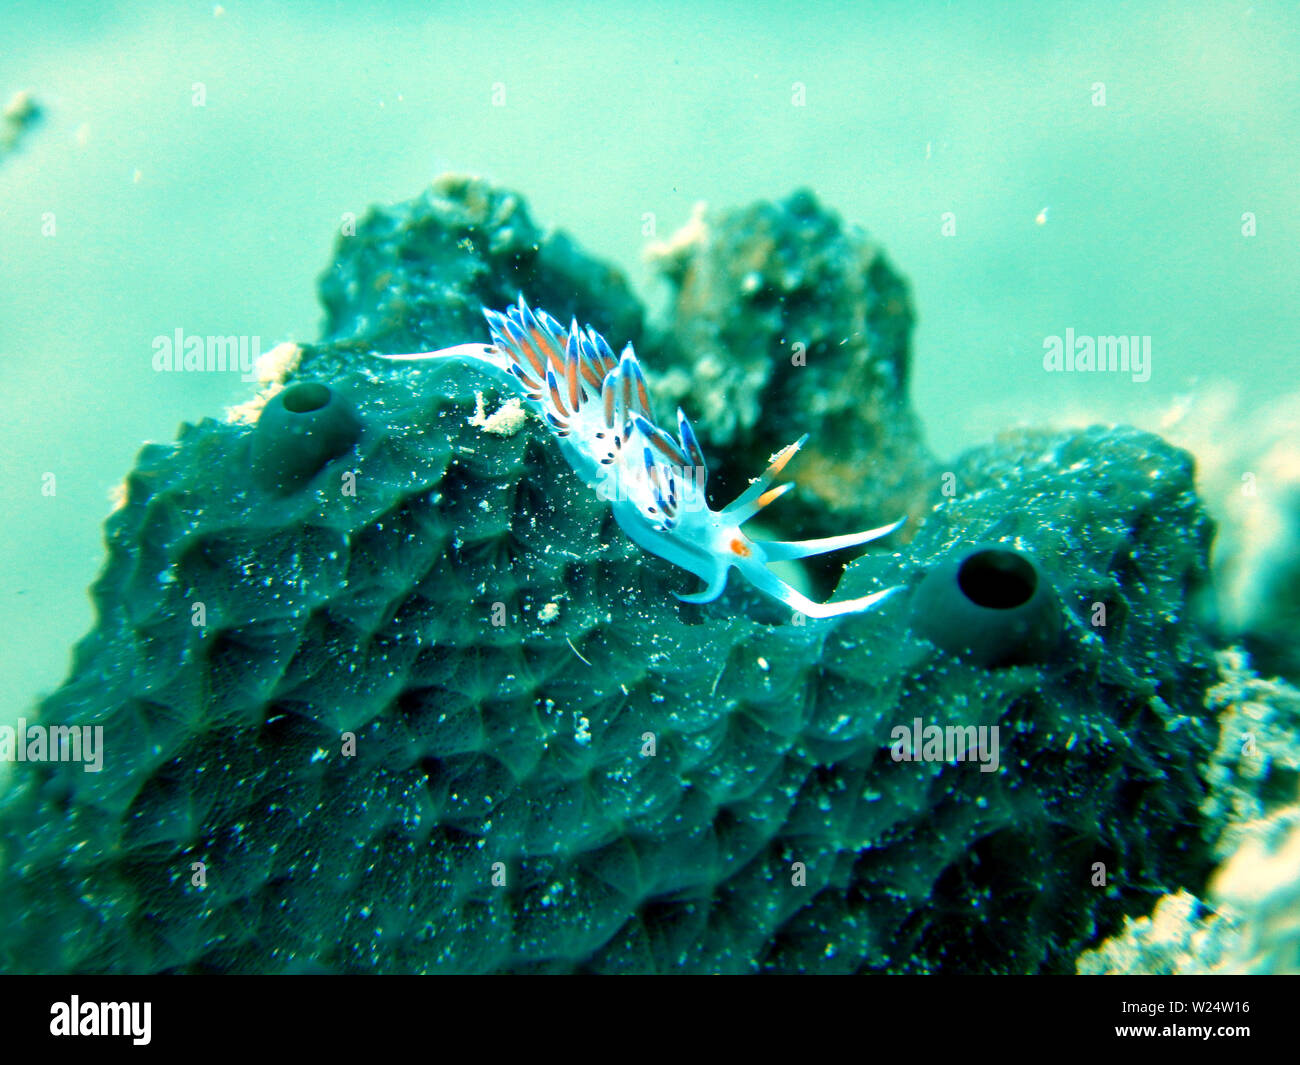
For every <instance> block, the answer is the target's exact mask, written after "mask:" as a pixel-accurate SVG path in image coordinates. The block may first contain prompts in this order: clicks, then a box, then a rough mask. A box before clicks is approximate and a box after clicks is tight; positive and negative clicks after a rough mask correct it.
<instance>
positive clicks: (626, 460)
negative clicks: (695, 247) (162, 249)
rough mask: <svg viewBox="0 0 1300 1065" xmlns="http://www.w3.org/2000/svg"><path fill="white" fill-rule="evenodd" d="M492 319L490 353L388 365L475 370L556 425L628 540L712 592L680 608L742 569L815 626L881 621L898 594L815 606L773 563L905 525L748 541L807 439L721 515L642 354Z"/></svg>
mask: <svg viewBox="0 0 1300 1065" xmlns="http://www.w3.org/2000/svg"><path fill="white" fill-rule="evenodd" d="M483 313H484V315H485V317H486V318H487V321H488V327H489V329H490V331H491V334H492V343H491V344H461V345H459V346H457V347H452V348H445V349H443V350H441V351H427V352H419V353H417V354H412V355H385V356H383V358H387V359H398V360H430V361H434V362H455V361H461V362H468V363H470V364H472V365H474V366H476V367H478V368H479V369H481V370H483V371H484V372H486V373H487V374H489V375H490V376H491V377H493V378H494V379H496V380H497V381H498V382H500V383H501V384H504V385H506V386H507V387H509V388H511V389H512V390H514V391H516V392H518V393H520V394H522V395H523V397H524V398H525V400H526V402H527V404H528V405H529V406H530V407H531V408H532V409H533V410H534V411H536V412H537V413H538V414H539V415H540V416H541V417H542V418H543V419H544V420H545V422H546V424H547V426H548V427H549V428H550V430H551V432H552V434H553V435H554V436H555V438H556V439H557V441H558V442H559V445H560V449H561V451H562V452H563V453H564V457H565V458H566V459H568V461H569V465H571V466H572V467H573V469H574V471H575V472H576V473H577V474H578V476H579V477H581V478H582V480H583V481H584V482H586V483H587V484H588V485H590V486H591V487H593V488H594V489H595V490H596V492H597V493H598V494H599V495H600V496H601V498H602V499H605V500H608V501H609V503H610V505H611V506H612V507H613V508H614V517H615V519H616V520H617V521H618V524H619V526H620V527H621V528H622V530H623V531H624V532H625V533H627V535H628V537H629V539H631V540H632V541H633V542H634V543H636V544H637V545H639V546H640V547H642V548H644V549H645V550H646V551H649V552H650V553H651V554H654V555H658V556H659V557H660V558H664V559H667V560H668V561H669V562H672V563H674V564H675V565H678V566H681V567H682V568H683V569H686V570H689V571H690V572H691V573H694V574H695V575H696V576H698V577H700V578H701V579H702V580H703V581H705V582H706V583H705V587H704V588H703V589H702V590H701V591H699V592H695V593H693V594H691V595H678V596H677V598H678V599H681V600H683V601H684V602H688V603H707V602H710V601H712V600H714V599H716V598H717V597H718V596H719V595H721V594H722V590H723V589H724V588H725V587H726V584H727V571H728V570H729V569H731V568H732V567H733V566H734V567H735V568H736V569H737V570H739V571H740V573H741V574H743V575H744V577H745V579H746V580H748V581H749V582H750V584H752V585H754V587H755V588H758V589H759V590H760V591H763V592H765V593H767V594H768V595H770V596H772V597H773V598H775V599H778V600H780V601H781V602H782V603H785V604H786V605H787V606H790V607H792V608H793V609H795V610H797V611H799V612H800V613H803V614H806V615H807V616H808V617H813V618H828V617H834V616H835V615H837V614H852V613H858V612H861V611H864V610H870V609H871V608H872V607H873V606H875V605H876V604H877V603H879V602H880V601H881V600H883V599H884V598H885V597H886V596H888V595H891V594H892V593H893V592H895V591H897V590H898V589H897V588H888V589H886V590H884V591H881V592H876V593H875V594H873V595H867V596H862V597H861V598H858V599H846V600H843V601H841V602H838V603H815V602H813V601H812V600H811V599H809V598H808V597H807V596H805V595H802V594H801V593H799V592H798V591H796V590H795V589H794V588H792V587H790V585H788V584H786V583H785V582H784V581H782V580H781V579H780V578H778V577H777V576H776V574H774V573H773V572H772V571H771V570H769V569H768V568H767V563H769V562H777V561H781V560H785V559H794V558H806V557H808V556H810V555H820V554H823V553H825V552H827V551H835V550H837V549H839V548H844V547H856V546H857V545H859V544H865V543H868V542H870V541H872V540H876V539H878V538H880V537H882V536H886V535H888V534H889V533H891V532H893V531H894V530H895V529H897V528H898V527H899V526H900V525H902V524H903V519H900V520H899V521H896V522H894V523H892V524H890V525H883V526H881V527H880V528H878V529H868V530H867V531H865V532H857V533H848V534H847V535H844V536H828V537H826V538H824V539H820V540H794V541H775V540H752V539H750V538H749V537H748V536H746V535H745V534H744V532H742V531H741V528H740V527H741V526H742V525H743V524H744V523H745V522H746V521H748V520H749V519H750V518H752V517H753V516H754V515H755V514H756V513H758V511H759V510H761V509H762V508H763V507H765V506H767V504H769V503H771V502H772V501H773V500H774V499H777V498H779V497H780V496H781V495H783V494H784V493H785V492H787V491H788V490H789V489H790V488H792V487H794V486H793V485H791V484H783V485H779V486H777V487H776V488H770V487H769V485H771V483H772V480H773V479H774V478H775V477H776V475H777V474H779V473H780V472H781V470H782V469H783V468H784V467H785V465H786V463H787V462H789V461H790V459H791V458H792V457H793V456H794V454H795V453H796V452H797V451H798V450H799V448H800V447H802V446H803V444H804V441H806V440H807V439H808V437H807V435H806V434H805V435H804V436H803V437H802V438H801V439H799V440H797V441H796V442H795V443H793V444H790V445H789V446H788V447H785V448H783V449H782V450H781V451H780V452H778V453H777V454H776V455H775V456H773V458H772V463H771V465H770V466H768V468H767V469H766V470H765V471H764V472H763V473H762V475H761V476H759V477H758V478H757V479H756V480H755V481H754V482H753V483H752V484H751V485H750V486H749V487H748V488H747V489H745V491H744V492H742V493H741V494H740V495H739V497H737V498H736V500H735V501H734V502H732V503H731V504H729V505H728V506H725V507H723V508H722V509H721V510H712V509H710V507H709V505H708V501H707V499H706V497H705V492H704V486H705V482H706V481H707V479H708V467H707V466H706V464H705V461H704V454H703V452H702V451H701V450H700V445H699V442H698V441H697V440H696V438H695V433H694V432H693V431H692V429H691V423H690V422H689V421H688V420H687V418H686V415H685V414H683V413H682V411H681V409H680V408H678V411H677V432H678V435H677V436H676V437H674V436H672V435H670V434H669V433H666V432H664V431H663V430H662V429H660V428H658V427H657V426H656V424H655V417H654V413H653V411H652V409H651V405H650V395H649V393H648V391H647V390H646V383H645V377H644V375H643V374H642V373H641V367H640V365H639V364H638V362H637V358H636V353H635V352H634V351H633V350H632V345H631V344H628V345H627V347H625V348H624V349H623V352H622V354H621V355H619V356H615V355H614V352H613V350H612V349H611V348H610V346H609V344H608V343H606V341H605V338H604V337H603V336H601V335H600V334H599V333H597V332H596V331H595V330H594V329H592V328H591V326H588V327H587V328H586V329H585V330H582V329H579V328H578V323H577V320H576V319H575V320H574V321H573V322H572V323H571V324H570V325H569V327H568V328H567V329H565V328H564V327H563V326H561V325H560V323H559V322H557V321H556V320H555V319H554V318H552V317H551V316H550V315H549V314H547V313H546V312H545V311H542V310H538V311H536V312H534V311H533V310H532V309H531V308H530V307H529V306H528V304H527V303H525V302H524V298H523V296H522V295H521V296H520V297H519V303H518V305H517V306H514V307H511V308H510V310H509V311H507V312H506V313H505V314H499V313H497V312H496V311H490V310H486V309H485V310H484V312H483Z"/></svg>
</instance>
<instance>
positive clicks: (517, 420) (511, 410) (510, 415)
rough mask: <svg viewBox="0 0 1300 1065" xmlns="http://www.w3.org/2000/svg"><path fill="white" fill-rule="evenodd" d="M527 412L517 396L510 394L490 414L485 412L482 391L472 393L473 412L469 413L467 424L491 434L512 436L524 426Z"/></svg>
mask: <svg viewBox="0 0 1300 1065" xmlns="http://www.w3.org/2000/svg"><path fill="white" fill-rule="evenodd" d="M527 420H528V412H527V411H525V410H524V408H523V403H522V402H521V401H520V399H519V397H518V396H511V397H510V398H509V399H507V400H506V401H505V402H504V403H503V404H501V406H500V407H498V408H497V409H496V410H494V411H493V412H492V413H491V414H488V413H487V408H486V406H485V405H484V401H483V393H482V392H475V393H474V413H473V414H471V415H470V419H469V424H470V425H472V426H474V427H475V428H476V429H482V430H483V431H484V432H485V433H491V434H492V435H493V436H514V435H515V433H517V432H519V430H520V429H522V428H523V427H524V422H525V421H527Z"/></svg>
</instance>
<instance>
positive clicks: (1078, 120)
mask: <svg viewBox="0 0 1300 1065" xmlns="http://www.w3.org/2000/svg"><path fill="white" fill-rule="evenodd" d="M485 10H487V11H488V12H489V13H487V14H485V13H484V11H485ZM0 39H2V40H3V41H4V44H5V47H4V51H3V53H2V54H0V95H3V96H4V98H5V99H7V98H8V96H9V94H11V93H13V92H16V91H18V90H23V89H26V90H29V91H30V92H31V93H32V94H33V95H34V96H35V98H36V99H37V100H38V102H39V103H40V105H41V106H42V108H43V111H44V115H45V117H44V120H43V122H42V123H41V124H39V125H38V126H37V127H36V128H34V129H33V130H32V131H31V132H30V134H29V135H28V136H27V137H26V138H25V140H24V141H23V143H22V144H21V146H20V148H19V150H18V151H16V152H15V153H14V154H13V155H11V156H9V157H7V158H6V159H5V160H4V161H3V162H0V242H2V243H0V321H2V322H3V329H0V386H2V387H0V396H3V399H2V400H0V402H2V403H3V412H2V418H0V421H2V423H3V427H4V428H3V434H4V437H3V441H0V445H2V446H3V453H4V454H5V456H6V457H7V460H8V461H7V463H6V467H5V477H4V478H3V487H2V489H0V490H2V491H3V498H2V499H0V506H2V507H3V510H2V513H3V519H2V520H3V522H4V536H3V538H2V543H3V546H2V547H0V550H2V551H3V559H2V563H3V570H4V573H5V575H6V579H5V581H4V584H3V586H0V595H3V597H4V609H3V611H0V625H2V626H3V628H2V629H0V648H2V649H3V650H0V655H3V659H2V661H0V666H2V667H3V675H4V677H5V680H6V683H5V692H6V697H5V700H4V702H3V703H2V704H0V716H2V717H4V718H10V717H17V716H18V715H19V714H20V713H22V712H23V711H24V710H26V709H28V708H29V707H30V706H31V704H32V701H33V700H34V699H35V698H36V697H37V696H38V695H39V694H40V693H43V692H48V691H49V690H51V689H52V688H53V687H55V686H56V685H57V684H58V683H59V681H60V680H61V679H62V677H63V674H64V672H65V670H66V666H67V656H68V648H69V647H70V646H71V644H72V642H73V641H74V640H75V639H77V638H78V637H79V636H81V635H82V634H83V633H84V632H85V631H86V630H87V629H88V628H89V626H90V622H91V614H90V609H89V603H88V600H87V598H86V594H85V588H86V586H87V585H88V584H89V582H90V581H91V579H92V578H93V576H94V574H95V572H96V571H97V569H98V567H99V566H100V564H101V560H102V557H103V551H102V543H101V535H102V534H101V529H100V526H101V523H102V519H103V517H104V516H105V514H106V513H107V511H108V508H109V502H108V498H109V493H110V491H111V489H112V488H113V487H114V486H115V485H116V484H118V483H119V482H120V480H121V478H122V476H123V474H124V473H125V472H126V471H127V470H128V469H129V468H130V466H131V464H132V460H133V457H134V455H135V453H136V451H137V450H138V449H139V447H140V445H141V442H142V441H145V440H160V441H161V440H170V439H172V437H173V436H174V433H175V430H176V426H177V425H178V423H179V422H180V421H181V420H197V419H198V418H200V417H202V416H205V415H214V414H219V413H220V411H221V410H222V409H223V408H224V407H225V406H227V405H229V404H231V403H235V402H238V401H241V400H243V399H245V398H246V397H247V396H248V394H249V392H250V388H251V386H249V385H247V384H245V383H242V382H240V381H239V380H238V379H237V378H233V377H218V376H213V375H198V374H192V375H186V374H176V375H159V374H156V373H155V372H154V371H153V369H152V355H153V349H152V341H153V338H155V337H157V336H159V335H168V334H170V333H171V332H172V331H173V330H174V329H176V328H183V329H184V330H185V331H186V332H187V333H191V334H220V335H229V334H235V335H255V336H259V337H260V338H261V340H262V345H263V350H265V349H267V348H269V347H270V346H271V345H272V344H274V343H276V342H278V341H280V340H282V339H310V338H312V337H314V336H315V335H316V333H317V329H318V326H319V322H320V319H321V313H320V310H319V308H318V305H317V303H316V298H315V279H316V277H317V275H318V274H319V273H320V272H321V271H322V270H323V269H324V267H325V266H326V264H327V262H328V260H329V254H330V249H331V246H332V243H333V241H334V239H335V234H336V233H337V232H338V229H339V226H340V222H341V219H342V218H343V216H344V215H345V214H346V213H348V212H353V213H356V214H360V213H362V212H364V211H365V209H366V208H367V207H368V205H370V204H372V203H385V202H391V201H396V200H402V199H406V198H408V197H410V196H412V195H414V194H415V193H417V192H418V191H419V190H420V189H421V188H423V187H424V186H425V185H426V184H427V182H428V181H429V180H430V178H431V177H433V176H434V175H435V174H437V173H440V172H442V171H445V170H457V171H470V172H476V173H481V174H483V175H485V176H487V177H489V178H491V179H492V180H494V181H496V182H499V183H501V184H505V185H508V186H511V187H514V188H516V189H518V190H519V191H521V192H522V193H524V194H525V195H526V196H527V198H528V200H529V203H530V206H531V209H532V212H533V214H534V216H535V217H536V218H537V219H538V220H539V221H541V222H543V223H545V224H549V225H557V226H560V227H563V228H564V229H566V230H568V231H569V232H570V233H571V234H573V235H574V236H575V237H576V239H578V240H579V241H580V242H581V243H582V244H583V245H584V246H585V247H586V248H587V249H588V250H590V251H591V252H593V253H595V254H597V255H599V256H602V257H605V258H607V259H610V260H612V261H614V262H616V263H618V264H619V265H621V266H622V267H623V268H624V269H625V270H626V271H627V273H628V274H629V276H630V277H631V278H632V280H633V282H634V284H635V286H636V287H637V288H638V290H639V291H640V292H641V293H642V295H643V296H645V297H646V298H647V299H649V300H650V301H651V302H652V303H654V302H655V300H656V299H657V298H661V297H662V292H661V291H660V290H659V289H658V288H657V287H656V286H657V285H658V282H656V281H655V279H654V278H653V277H652V276H651V273H650V271H649V268H648V267H647V266H646V265H644V263H643V261H642V253H643V251H644V249H645V246H646V245H647V244H648V243H649V242H650V240H651V239H652V238H650V237H648V236H647V235H646V234H645V232H644V230H645V217H646V215H647V213H652V214H653V216H654V220H655V229H656V234H655V237H657V238H659V239H662V238H664V237H667V236H669V235H670V234H671V233H672V231H673V230H675V229H676V228H677V227H678V226H680V225H682V224H683V223H685V222H686V221H687V219H688V218H689V216H690V213H691V210H692V207H693V205H694V204H695V203H696V202H697V201H700V200H704V201H707V202H708V203H710V204H711V205H713V206H715V207H719V208H721V207H731V206H739V205H743V204H746V203H748V202H750V201H752V200H754V199H758V198H777V197H783V196H785V195H786V194H787V193H788V192H790V191H791V190H792V189H793V188H795V187H798V186H803V185H806V186H809V187H811V188H813V189H814V190H815V191H816V192H817V194H818V195H819V196H820V197H821V198H822V199H823V200H824V201H825V202H826V203H827V204H829V205H831V206H832V207H834V208H835V209H837V210H838V211H840V212H841V213H842V215H843V216H844V217H845V218H846V219H848V220H851V221H853V222H856V223H859V224H861V225H862V226H864V227H865V228H866V229H867V230H868V231H869V232H870V233H871V234H872V235H873V236H874V237H875V238H876V239H878V240H879V241H880V242H881V243H882V244H883V245H884V247H885V248H886V249H887V251H888V253H889V255H890V258H891V260H892V261H893V263H894V264H895V266H896V267H897V268H898V269H899V270H901V272H902V273H903V274H904V275H905V276H906V277H907V278H908V279H909V280H910V282H911V284H912V288H913V298H914V302H915V306H916V309H917V313H918V318H919V324H918V327H917V329H916V332H915V335H914V362H913V394H914V401H915V404H916V406H917V409H918V410H919V412H920V415H921V417H922V418H923V419H924V421H925V425H926V429H927V434H928V438H929V441H930V443H931V446H932V447H933V448H934V449H935V451H936V452H937V453H938V454H940V455H941V456H947V455H950V454H953V453H955V452H956V451H958V450H959V449H961V448H963V447H965V446H968V445H970V444H974V443H977V442H980V441H983V440H986V439H988V438H989V437H990V436H991V435H992V434H993V433H994V432H996V431H997V430H998V429H999V428H1001V427H1003V426H1005V425H1007V424H1009V423H1011V422H1013V421H1015V422H1031V423H1032V422H1044V423H1060V422H1063V421H1067V420H1072V421H1073V420H1088V419H1094V418H1095V419H1098V420H1104V421H1119V420H1134V421H1137V422H1139V423H1141V424H1144V425H1150V426H1153V427H1154V426H1157V425H1159V424H1160V423H1161V420H1162V417H1163V412H1164V411H1166V410H1167V409H1168V408H1169V407H1170V406H1171V405H1173V404H1183V405H1186V404H1187V403H1188V402H1189V400H1188V398H1187V397H1191V401H1192V403H1193V406H1195V401H1196V400H1197V399H1198V398H1199V397H1202V396H1218V395H1221V394H1222V393H1221V389H1220V386H1221V385H1223V384H1224V383H1231V384H1232V386H1233V387H1234V388H1235V389H1236V390H1237V399H1236V400H1235V403H1236V406H1235V407H1233V410H1234V411H1235V414H1234V415H1233V417H1232V418H1230V419H1229V420H1228V421H1227V422H1226V429H1224V430H1223V431H1225V432H1226V433H1227V434H1229V435H1230V436H1240V437H1242V438H1249V436H1250V435H1251V433H1252V432H1253V427H1254V426H1255V424H1256V421H1257V417H1258V416H1259V415H1260V414H1261V412H1263V411H1264V410H1265V408H1266V405H1267V404H1268V403H1269V402H1270V401H1272V399H1273V398H1274V397H1275V396H1276V395H1277V394H1278V393H1279V392H1282V391H1286V390H1291V389H1293V388H1294V385H1295V366H1296V356H1295V338H1296V336H1297V324H1298V320H1300V309H1298V307H1297V300H1296V298H1295V297H1296V279H1297V277H1298V276H1300V271H1298V270H1297V266H1298V265H1300V264H1298V262H1297V260H1298V259H1300V253H1298V252H1297V249H1300V216H1298V215H1297V212H1296V210H1295V198H1296V175H1297V173H1298V172H1300V166H1298V165H1297V164H1298V163H1300V150H1298V149H1297V143H1300V92H1298V91H1297V77H1296V71H1297V62H1296V59H1297V55H1298V54H1300V13H1297V9H1296V7H1295V5H1293V4H1270V3H1255V4H1227V3H1224V4H1205V5H1187V4H1176V3H1166V4H1161V3H1152V4H1138V5H1130V6H1127V7H1125V8H1124V9H1123V10H1118V11H1117V10H1115V8H1114V5H1111V4H1100V3H1089V4H1083V5H1073V6H1072V9H1071V10H1070V11H1063V10H1056V9H1054V8H1052V9H1047V10H1044V9H1043V8H1042V5H1038V4H1034V3H1024V4H1000V5H996V14H991V13H989V12H988V11H986V10H984V5H962V4H954V5H946V4H921V5H902V4H853V5H848V4H805V5H789V4H750V5H744V7H743V13H741V5H726V4H713V3H692V4H689V5H687V4H683V5H677V6H675V7H673V6H663V7H651V6H649V5H641V4H612V5H602V6H601V7H600V8H599V9H595V8H592V9H588V10H583V9H578V8H571V7H564V8H556V9H554V10H553V11H543V10H539V8H538V7H537V6H535V5H525V4H521V5H511V4H493V5H491V6H490V8H489V9H485V8H484V7H483V5H479V4H438V5H423V4H420V5H417V4H396V5H387V6H385V7H383V8H382V9H374V8H372V7H371V6H369V5H366V6H364V7H363V6H361V5H355V6H353V5H343V4H333V5H314V4H313V5H302V6H301V8H298V7H294V6H291V5H263V4H241V3H238V2H231V3H228V4H226V5H224V9H214V7H213V5H210V4H199V3H193V4H161V3H135V4H132V3H125V4H120V5H117V6H116V7H115V8H113V9H112V10H105V9H104V8H103V7H102V6H101V5H96V4H85V5H77V4H60V5H57V6H52V5H47V4H41V3H23V2H17V3H15V2H12V0H10V2H7V3H6V4H4V5H3V7H0ZM1099 83H1100V84H1101V85H1102V86H1103V87H1104V94H1105V102H1104V106H1097V103H1098V88H1097V86H1098V84H1099ZM198 86H201V92H200V89H199V88H198ZM498 86H501V87H503V88H504V98H502V97H501V90H500V89H499V88H497V87H498ZM797 86H802V101H803V106H796V104H795V99H796V97H797V96H799V94H800V90H799V89H798V87H797ZM196 93H199V94H200V95H201V96H202V98H203V99H202V102H203V106H195V100H196ZM494 94H496V97H497V100H496V102H497V103H500V104H501V105H500V106H496V105H495V103H494ZM946 213H951V215H952V218H951V219H950V220H949V222H950V226H949V228H951V224H955V233H953V234H952V235H950V236H945V235H944V226H945V217H944V216H945V214H946ZM1246 213H1250V214H1252V215H1253V216H1254V218H1255V226H1256V229H1255V235H1254V236H1246V235H1244V234H1243V231H1242V230H1243V215H1245V214H1246ZM51 214H52V215H53V222H54V232H53V234H52V235H45V234H43V232H42V229H43V226H46V223H47V219H48V216H50V215H51ZM47 228H48V227H47ZM1067 329H1073V330H1075V331H1076V332H1078V333H1086V334H1093V335H1111V334H1123V335H1140V336H1149V337H1150V338H1151V350H1152V365H1151V371H1152V372H1151V375H1150V379H1149V380H1147V381H1144V382H1137V381H1134V380H1133V379H1132V376H1131V375H1129V376H1124V375H1119V374H1111V375H1094V376H1088V375H1079V374H1068V373H1061V374H1047V373H1044V372H1043V368H1042V353H1043V349H1042V342H1043V338H1044V337H1046V336H1051V335H1060V334H1064V333H1065V331H1066V330H1067ZM778 443H781V442H780V441H774V446H775V445H776V444H778ZM50 472H53V473H55V475H56V478H57V480H56V484H57V489H56V494H55V495H54V496H52V497H51V496H47V495H44V494H42V490H41V488H42V483H43V482H42V477H43V475H44V474H46V473H50Z"/></svg>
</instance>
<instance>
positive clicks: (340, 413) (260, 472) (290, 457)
mask: <svg viewBox="0 0 1300 1065" xmlns="http://www.w3.org/2000/svg"><path fill="white" fill-rule="evenodd" d="M360 436H361V419H360V418H359V417H358V416H357V412H356V411H355V410H354V409H353V407H352V404H351V403H350V402H348V399H347V397H346V396H345V395H344V394H343V393H342V392H341V391H340V390H339V389H338V388H335V387H334V386H332V385H327V384H324V383H323V382H320V381H299V382H297V383H296V384H293V385H290V386H289V387H288V388H286V389H284V390H283V391H281V392H278V393H276V394H275V395H274V396H272V397H271V399H270V400H268V401H267V404H266V406H265V408H263V410H262V414H261V417H259V418H258V420H257V429H256V430H255V432H254V435H253V452H252V464H253V476H254V477H255V478H256V479H257V482H258V484H260V485H261V486H262V487H263V488H265V489H267V490H268V491H277V492H293V491H296V490H297V489H299V488H301V487H302V486H303V485H304V484H306V483H307V482H308V481H310V480H311V479H312V478H313V477H314V476H316V474H317V473H319V472H320V471H321V469H323V468H324V467H325V465H326V464H327V463H328V462H329V461H330V460H331V459H335V458H338V456H340V455H342V454H343V453H344V452H345V451H348V450H349V449H350V448H351V447H352V445H353V444H355V443H356V442H357V440H358V439H359V438H360Z"/></svg>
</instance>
